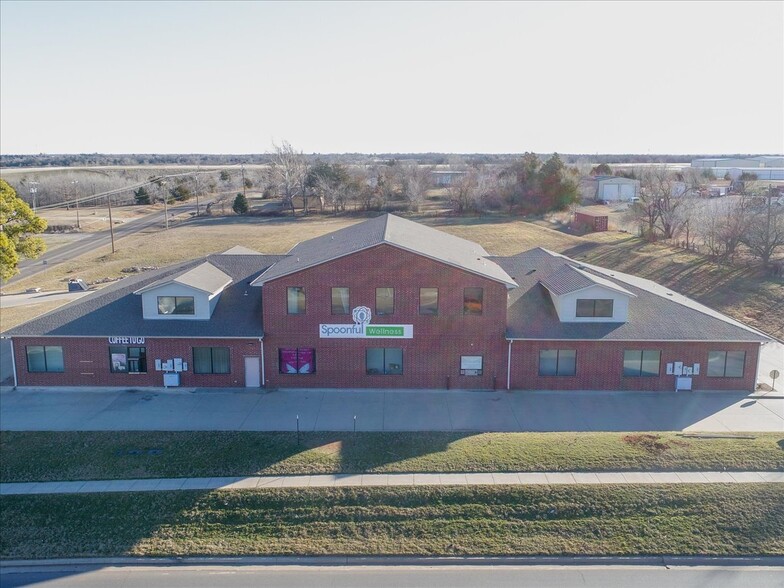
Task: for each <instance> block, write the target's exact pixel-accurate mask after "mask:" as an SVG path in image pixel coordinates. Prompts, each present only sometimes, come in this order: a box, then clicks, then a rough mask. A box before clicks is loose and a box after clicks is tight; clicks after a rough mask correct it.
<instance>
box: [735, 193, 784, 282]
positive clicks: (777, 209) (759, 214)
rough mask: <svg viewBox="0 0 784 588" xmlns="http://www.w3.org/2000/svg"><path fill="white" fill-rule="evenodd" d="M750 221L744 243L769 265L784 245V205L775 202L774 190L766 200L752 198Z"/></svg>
mask: <svg viewBox="0 0 784 588" xmlns="http://www.w3.org/2000/svg"><path fill="white" fill-rule="evenodd" d="M750 212H751V215H750V222H749V224H748V227H747V228H746V232H745V234H744V236H743V243H744V244H745V245H746V247H748V248H749V249H750V250H751V252H752V254H753V255H754V256H755V257H758V258H759V259H760V261H762V263H763V264H764V265H765V266H766V267H767V266H769V265H770V262H771V259H772V258H773V256H774V255H775V254H776V252H777V251H778V249H779V248H782V247H784V207H782V206H779V205H776V204H773V190H772V189H769V190H768V195H767V197H765V199H764V202H760V201H759V199H756V198H755V199H754V200H752V206H751V207H750Z"/></svg>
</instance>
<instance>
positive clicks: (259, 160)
mask: <svg viewBox="0 0 784 588" xmlns="http://www.w3.org/2000/svg"><path fill="white" fill-rule="evenodd" d="M539 155H540V156H541V157H544V156H546V154H543V153H540V154H539ZM755 155H756V154H745V153H732V154H710V153H708V154H706V153H694V154H672V153H670V154H668V153H661V154H640V153H622V154H618V153H569V154H561V159H562V160H563V162H564V163H566V164H567V165H573V164H578V163H624V164H629V163H646V164H651V163H689V162H690V161H691V160H692V159H698V158H706V157H732V158H745V157H754V156H755ZM455 156H458V157H461V158H462V159H464V160H466V161H467V162H469V163H470V164H474V165H482V164H504V163H509V162H510V161H512V160H515V159H517V158H519V157H521V154H520V153H499V154H495V153H463V154H451V153H326V154H321V155H317V154H310V155H307V157H308V158H310V160H311V161H315V160H316V159H321V160H322V161H327V162H329V163H343V164H354V165H364V164H368V163H373V162H374V161H389V160H398V161H400V160H405V161H412V162H416V163H419V164H420V165H446V164H448V163H449V160H450V158H452V157H455ZM273 158H274V155H273V154H270V153H247V154H220V153H217V154H216V153H184V154H164V153H121V154H111V153H74V154H56V153H39V154H3V155H0V167H8V168H17V167H75V166H107V165H116V166H131V165H235V164H239V163H246V164H266V163H270V162H271V161H272V160H273Z"/></svg>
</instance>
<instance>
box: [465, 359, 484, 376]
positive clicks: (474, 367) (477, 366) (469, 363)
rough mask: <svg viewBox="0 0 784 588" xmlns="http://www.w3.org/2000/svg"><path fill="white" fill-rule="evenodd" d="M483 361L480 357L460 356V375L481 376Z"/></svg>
mask: <svg viewBox="0 0 784 588" xmlns="http://www.w3.org/2000/svg"><path fill="white" fill-rule="evenodd" d="M483 359H484V358H483V357H482V356H481V355H461V356H460V375H461V376H481V375H482V364H483Z"/></svg>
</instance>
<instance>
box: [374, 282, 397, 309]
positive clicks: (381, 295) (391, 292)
mask: <svg viewBox="0 0 784 588" xmlns="http://www.w3.org/2000/svg"><path fill="white" fill-rule="evenodd" d="M393 312H395V289H394V288H376V314H377V315H382V314H392V313H393Z"/></svg>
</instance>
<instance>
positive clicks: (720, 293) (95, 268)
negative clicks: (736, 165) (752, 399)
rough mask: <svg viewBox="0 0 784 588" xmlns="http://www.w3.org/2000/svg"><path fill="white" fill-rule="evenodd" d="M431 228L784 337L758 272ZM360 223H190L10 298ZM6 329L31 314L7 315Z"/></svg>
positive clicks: (666, 254) (22, 284) (507, 232)
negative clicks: (586, 267) (532, 254)
mask: <svg viewBox="0 0 784 588" xmlns="http://www.w3.org/2000/svg"><path fill="white" fill-rule="evenodd" d="M411 218H412V219H414V220H418V221H421V222H423V223H425V224H428V225H430V226H433V227H435V228H438V229H441V230H444V231H446V232H448V233H452V234H454V235H457V236H460V237H463V238H466V239H471V240H473V241H476V242H478V243H480V244H482V245H483V246H484V247H485V248H486V249H487V250H488V251H489V252H490V253H491V254H495V255H510V254H514V253H518V252H520V251H525V250H527V249H530V248H532V247H539V246H541V247H545V248H547V249H551V250H553V251H556V252H559V253H564V254H566V255H568V256H570V257H574V258H575V259H580V260H583V261H586V262H588V263H593V264H596V265H602V266H605V267H608V268H611V269H616V270H619V271H623V272H627V273H633V274H636V275H640V276H643V277H646V278H650V279H652V280H655V281H657V282H659V283H661V284H663V285H665V286H667V287H669V288H672V289H673V290H676V291H678V292H681V293H683V294H686V295H687V296H691V297H693V298H695V299H696V300H698V301H700V302H702V303H704V304H707V305H708V306H711V307H713V308H715V309H717V310H719V311H721V312H724V313H726V314H728V315H730V316H732V317H734V318H736V319H738V320H741V321H744V322H746V323H748V324H750V325H752V326H754V327H757V328H759V329H761V330H763V331H765V332H767V333H770V334H771V335H774V336H776V337H779V338H784V313H782V312H780V310H781V307H782V306H783V305H784V281H783V280H781V279H774V278H771V277H766V276H765V275H764V274H763V273H762V272H761V270H759V269H757V268H755V267H750V266H745V267H727V266H719V265H717V264H715V263H713V262H711V261H709V260H708V259H707V258H705V257H703V256H700V255H696V254H694V253H690V252H686V251H683V250H679V249H674V248H671V247H668V246H665V245H660V244H656V243H647V242H645V241H642V240H640V239H637V238H635V237H632V236H630V235H628V234H627V233H618V232H608V233H596V234H591V235H586V236H585V237H577V236H573V235H568V234H566V233H563V232H560V231H557V230H553V229H549V228H547V227H544V226H539V225H537V224H534V223H530V222H526V221H522V220H515V219H512V220H510V219H509V218H508V217H505V216H485V217H461V218H456V217H448V216H420V217H417V216H412V217H411ZM361 220H363V219H362V218H358V217H337V218H334V217H325V216H317V215H314V216H310V217H305V218H297V219H296V220H292V219H290V218H261V217H252V216H251V217H237V216H234V217H216V218H203V219H198V220H191V221H188V222H185V223H183V224H180V225H177V226H175V227H173V228H172V229H170V230H169V231H160V230H153V229H150V230H149V231H145V232H142V233H139V234H136V235H134V236H131V237H127V238H125V239H122V240H121V241H120V242H119V250H118V251H117V253H115V254H112V253H111V250H110V248H109V247H108V246H107V247H103V248H100V249H98V250H96V251H94V252H92V253H89V254H86V255H84V256H82V257H80V258H78V259H75V260H73V261H71V262H68V263H65V264H61V265H59V266H56V267H53V268H51V269H49V270H47V271H46V272H45V273H42V274H38V275H36V276H33V277H31V278H28V279H26V280H20V281H19V282H16V283H14V284H12V285H11V286H9V287H7V291H8V292H17V291H22V290H24V289H25V288H28V287H31V286H39V287H41V288H43V289H44V290H63V289H64V288H65V283H66V282H67V281H68V279H69V278H73V277H80V278H83V279H85V280H87V281H88V282H93V281H96V280H98V279H101V278H105V277H120V276H122V275H123V273H122V272H121V270H122V268H124V267H128V266H164V265H167V264H170V263H175V262H178V261H183V260H186V259H192V258H194V257H198V256H202V255H207V254H210V253H217V252H221V251H225V250H226V249H229V248H230V247H232V246H234V245H236V244H242V245H245V246H246V247H250V248H252V249H256V250H258V251H261V252H264V253H285V252H286V251H288V250H289V249H290V248H291V247H292V246H293V245H294V244H296V243H297V242H299V241H303V240H305V239H309V238H311V237H315V236H318V235H323V234H325V233H328V232H331V231H334V230H336V229H339V228H342V227H345V226H348V225H351V224H354V223H356V222H360V221H361ZM6 314H7V315H8V316H6V317H4V319H3V328H4V329H7V328H10V327H11V326H13V325H15V324H19V323H20V322H23V321H22V319H24V320H29V318H31V317H29V316H27V315H25V316H24V317H22V316H17V311H16V310H14V309H8V312H7V313H6Z"/></svg>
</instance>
